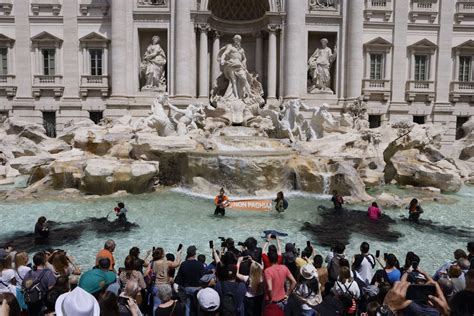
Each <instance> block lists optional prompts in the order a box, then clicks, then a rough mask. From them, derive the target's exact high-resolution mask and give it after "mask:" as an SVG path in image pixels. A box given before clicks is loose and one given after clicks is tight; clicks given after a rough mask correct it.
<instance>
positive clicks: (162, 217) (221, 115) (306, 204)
mask: <svg viewBox="0 0 474 316" xmlns="http://www.w3.org/2000/svg"><path fill="white" fill-rule="evenodd" d="M159 42H160V38H159V37H158V36H155V37H153V39H152V43H151V44H150V45H149V46H148V48H147V49H146V53H145V55H144V56H143V58H142V63H141V65H140V74H141V76H142V79H143V81H144V82H145V86H144V89H146V90H147V91H149V92H150V93H152V94H153V97H154V101H153V102H152V104H150V113H149V116H148V117H142V118H136V117H131V116H123V117H120V118H114V119H111V118H107V117H106V118H104V119H103V120H102V121H101V122H100V123H99V124H94V123H93V122H92V121H91V120H88V119H82V120H73V121H71V122H69V123H68V124H67V125H66V127H65V128H64V130H63V131H61V132H59V133H58V135H57V137H56V138H50V137H48V136H46V132H45V129H44V127H43V126H42V125H39V124H33V123H29V122H26V121H22V120H20V119H18V118H14V117H11V118H7V119H3V121H2V124H1V127H0V161H1V165H0V198H1V199H2V201H1V202H0V204H1V208H2V232H1V234H0V240H5V239H6V238H7V237H6V236H8V235H9V234H10V235H11V234H13V233H14V232H16V231H31V230H32V228H33V226H34V222H35V221H36V218H37V217H39V216H41V215H44V216H46V217H47V218H48V219H50V220H53V221H59V222H77V223H81V222H82V221H86V222H87V219H88V218H90V217H104V216H105V215H107V214H108V213H109V211H110V210H112V209H113V207H114V206H115V203H116V202H117V201H124V202H125V203H126V205H127V207H128V208H129V220H130V221H132V222H134V223H137V224H138V225H139V228H137V229H134V230H132V231H130V232H127V233H119V232H118V233H113V232H110V233H109V234H108V235H104V234H100V232H95V231H87V230H86V231H84V233H83V235H82V237H81V238H76V239H74V238H73V240H71V241H70V242H69V244H68V246H67V248H68V250H70V251H71V253H74V254H75V255H76V256H77V257H78V258H79V259H80V261H81V262H82V264H84V265H85V266H87V265H92V260H93V258H91V257H90V250H91V249H93V248H94V247H95V248H97V247H99V246H100V245H101V244H102V242H103V239H104V238H106V237H113V238H114V239H115V240H116V241H117V244H118V245H119V247H118V250H117V251H118V255H117V256H118V257H119V258H122V257H124V256H125V251H126V249H129V248H130V247H131V246H134V245H135V243H136V241H137V240H138V241H140V244H141V245H142V246H150V248H151V246H154V244H153V240H154V239H156V238H159V239H160V240H161V245H163V246H165V247H174V245H176V244H178V243H179V242H181V241H183V240H193V241H195V243H196V244H197V246H198V249H199V250H200V251H203V252H204V251H205V249H206V244H207V241H208V240H209V239H210V238H211V237H212V236H226V235H228V234H230V232H229V227H232V235H233V237H234V238H235V239H236V240H242V239H244V238H246V237H248V236H250V235H253V236H257V235H259V234H260V233H261V231H263V230H265V229H270V228H272V229H273V228H275V229H279V230H281V231H285V232H287V233H288V234H290V235H291V237H292V240H293V241H296V242H300V243H304V242H305V241H306V240H307V239H313V240H316V242H315V243H316V244H317V245H320V247H321V248H320V250H321V251H323V252H325V251H328V249H329V248H328V247H326V246H327V245H328V242H329V241H328V240H327V239H325V240H323V239H321V236H319V237H320V238H319V239H318V233H319V232H321V233H322V231H323V230H324V229H325V228H324V226H323V225H319V226H318V224H321V223H322V222H323V223H324V218H323V216H322V215H321V212H320V210H318V206H319V205H326V206H329V204H330V202H329V197H330V194H331V193H332V192H333V191H334V190H336V191H337V192H339V193H340V194H342V195H343V196H344V198H345V200H346V201H347V204H348V205H347V207H348V208H354V209H359V210H365V209H366V206H367V205H368V203H369V202H372V201H377V202H378V203H379V205H381V206H382V207H383V211H384V213H385V214H386V215H388V217H390V218H391V220H392V222H393V227H392V229H394V230H396V231H397V233H396V234H395V236H392V237H393V238H392V239H391V240H390V239H389V240H379V239H377V238H375V237H373V238H371V237H370V235H367V234H368V233H367V231H370V228H369V229H367V227H365V228H366V230H367V231H364V229H362V230H361V231H357V230H356V231H352V232H351V234H350V235H347V234H346V235H347V236H345V237H344V238H345V239H346V241H347V242H350V243H351V244H352V243H354V245H355V244H357V243H359V242H360V241H362V240H364V239H367V238H369V241H370V242H371V244H373V245H374V249H375V248H377V247H383V246H387V245H388V244H390V247H391V248H392V249H398V250H399V251H405V250H406V249H407V248H408V247H409V248H410V249H411V250H413V251H415V252H417V253H420V254H422V255H424V257H427V258H429V259H432V258H431V257H432V256H434V255H435V254H434V251H433V250H434V249H436V252H437V255H436V256H437V258H439V257H440V256H446V257H449V256H450V251H451V249H455V248H460V247H463V245H462V243H464V241H463V240H464V239H463V238H466V237H469V236H471V237H472V235H469V234H467V235H466V232H467V231H469V229H472V227H473V225H474V220H473V218H474V216H472V214H471V213H472V203H471V201H472V200H473V198H474V189H473V188H472V187H469V185H470V184H472V183H473V182H474V181H473V180H474V178H473V176H474V143H473V140H474V121H473V120H472V119H471V120H469V121H468V122H467V123H465V124H464V125H463V130H464V134H465V136H464V137H463V138H461V139H459V140H457V141H456V142H455V144H454V145H453V147H452V149H451V150H450V152H449V153H445V152H442V151H441V150H440V139H441V136H442V134H443V133H444V130H443V127H442V126H437V125H432V124H424V125H418V124H415V123H413V122H408V121H399V122H393V123H384V124H383V125H382V126H381V127H379V128H369V123H368V114H367V105H366V104H365V102H364V100H363V99H362V98H359V99H356V100H352V101H348V102H346V104H345V106H344V107H343V109H342V111H341V113H337V114H334V113H330V112H329V110H328V106H327V105H326V104H324V103H322V104H320V105H319V106H316V107H315V106H311V107H309V106H307V105H306V104H305V103H304V102H303V101H302V100H299V99H291V100H278V101H277V102H271V103H268V104H267V103H265V100H264V98H263V95H264V93H263V89H262V84H261V82H260V81H259V78H258V76H257V75H256V74H254V73H251V72H250V71H249V70H248V68H247V64H246V54H245V50H244V49H243V48H242V46H241V36H240V35H238V34H236V35H234V36H233V39H232V42H230V43H227V44H225V45H224V46H223V47H222V48H221V49H220V51H219V54H218V64H219V65H220V75H219V76H218V77H217V79H216V81H215V82H214V84H213V88H212V91H211V94H210V97H209V100H208V102H205V103H203V102H201V103H193V104H189V105H187V106H178V105H175V104H173V103H172V101H171V100H170V99H169V98H168V95H167V93H166V92H165V91H166V85H167V83H166V79H165V76H164V67H165V65H166V58H167V56H166V54H165V52H164V51H163V50H162V49H161V47H160V45H159ZM327 43H328V41H327V40H326V39H322V40H321V44H322V48H320V49H317V50H316V51H314V53H313V54H312V55H311V57H310V59H309V60H308V78H309V80H308V91H310V92H313V93H320V94H331V93H332V90H331V87H330V85H329V84H330V82H331V81H330V71H329V70H330V67H331V66H332V64H333V62H334V60H335V59H336V58H337V55H336V52H337V47H333V48H330V47H328V46H327ZM221 187H223V188H225V189H226V191H227V193H228V195H229V196H230V198H231V199H236V198H241V197H246V198H274V196H275V195H276V192H278V191H283V192H285V194H286V196H287V197H288V200H289V204H290V206H289V208H288V210H287V211H286V212H285V213H284V214H283V215H276V214H273V212H270V213H252V212H242V211H240V212H239V211H230V212H228V214H227V215H226V217H224V218H215V217H213V216H212V209H213V206H212V200H211V198H212V197H213V196H214V195H215V194H217V192H218V190H219V189H220V188H221ZM413 197H417V198H419V200H421V201H422V202H421V203H422V204H423V206H424V208H425V214H424V218H427V219H432V220H433V221H435V222H437V223H439V224H440V227H442V228H443V229H441V230H440V231H438V230H436V228H432V229H431V230H430V229H425V230H424V229H420V228H419V227H416V226H413V225H411V226H410V225H407V224H406V223H403V222H402V221H401V220H400V216H401V215H404V214H405V212H406V211H405V210H404V208H405V206H406V205H407V203H408V202H409V200H410V199H411V198H413ZM356 219H357V218H354V220H356ZM361 220H363V219H361ZM308 225H309V226H308ZM329 225H331V224H330V223H329ZM452 226H455V227H456V228H453V227H452ZM308 227H309V229H308ZM311 227H312V228H313V229H311ZM450 227H451V228H452V229H453V230H450ZM456 232H458V233H459V234H460V236H457V235H456ZM2 236H3V237H2ZM440 236H442V238H439V237H440ZM329 239H330V237H329ZM394 241H397V243H395V244H394V243H393V242H394ZM420 241H421V242H420ZM440 252H442V254H440ZM445 252H446V253H445ZM433 258H434V257H433Z"/></svg>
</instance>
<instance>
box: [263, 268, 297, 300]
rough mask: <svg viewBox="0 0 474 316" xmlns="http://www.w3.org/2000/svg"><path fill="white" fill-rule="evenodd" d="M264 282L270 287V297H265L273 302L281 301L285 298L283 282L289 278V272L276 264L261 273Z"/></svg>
mask: <svg viewBox="0 0 474 316" xmlns="http://www.w3.org/2000/svg"><path fill="white" fill-rule="evenodd" d="M263 275H264V277H265V282H266V283H268V282H270V283H271V285H272V297H271V298H270V297H266V299H267V300H269V301H270V300H271V301H273V302H278V301H281V300H282V299H284V298H285V295H286V292H285V281H286V279H288V278H290V277H291V272H290V270H288V268H287V267H286V266H284V265H282V264H276V265H273V266H271V267H270V268H268V269H266V270H265V271H263Z"/></svg>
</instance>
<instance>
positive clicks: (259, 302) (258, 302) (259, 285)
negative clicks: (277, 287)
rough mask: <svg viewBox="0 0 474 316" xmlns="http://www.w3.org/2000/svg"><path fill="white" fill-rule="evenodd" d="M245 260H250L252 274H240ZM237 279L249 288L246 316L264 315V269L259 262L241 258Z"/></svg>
mask: <svg viewBox="0 0 474 316" xmlns="http://www.w3.org/2000/svg"><path fill="white" fill-rule="evenodd" d="M244 260H249V261H250V262H251V264H250V274H249V275H243V274H240V273H239V268H240V264H241V263H242V261H244ZM236 276H237V278H238V279H239V280H240V281H242V282H244V283H245V284H246V286H247V292H246V293H245V298H244V307H245V315H246V316H257V315H258V316H260V315H262V307H263V290H264V286H263V267H262V265H260V264H259V263H258V262H256V261H253V260H252V257H239V259H238V261H237V274H236Z"/></svg>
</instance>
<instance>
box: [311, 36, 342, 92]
mask: <svg viewBox="0 0 474 316" xmlns="http://www.w3.org/2000/svg"><path fill="white" fill-rule="evenodd" d="M321 45H322V48H316V50H315V51H314V53H313V55H311V57H310V58H309V60H308V71H309V76H310V78H311V82H310V83H309V85H308V92H309V93H328V94H332V93H333V91H332V90H331V88H330V84H331V74H330V70H331V65H332V63H333V62H334V60H336V56H337V53H336V52H337V47H336V46H335V47H334V53H333V51H332V50H331V49H330V48H329V47H328V46H327V45H328V40H327V39H326V38H323V39H321Z"/></svg>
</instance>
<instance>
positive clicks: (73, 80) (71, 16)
mask: <svg viewBox="0 0 474 316" xmlns="http://www.w3.org/2000/svg"><path fill="white" fill-rule="evenodd" d="M63 12H64V13H63V14H64V35H65V36H64V42H63V56H64V59H63V64H62V65H61V73H62V75H63V78H64V81H63V82H64V97H65V98H68V97H70V98H78V97H79V78H80V75H81V73H79V72H78V69H79V65H78V58H77V52H78V48H79V47H78V41H77V38H78V33H77V0H69V1H64V4H63Z"/></svg>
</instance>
